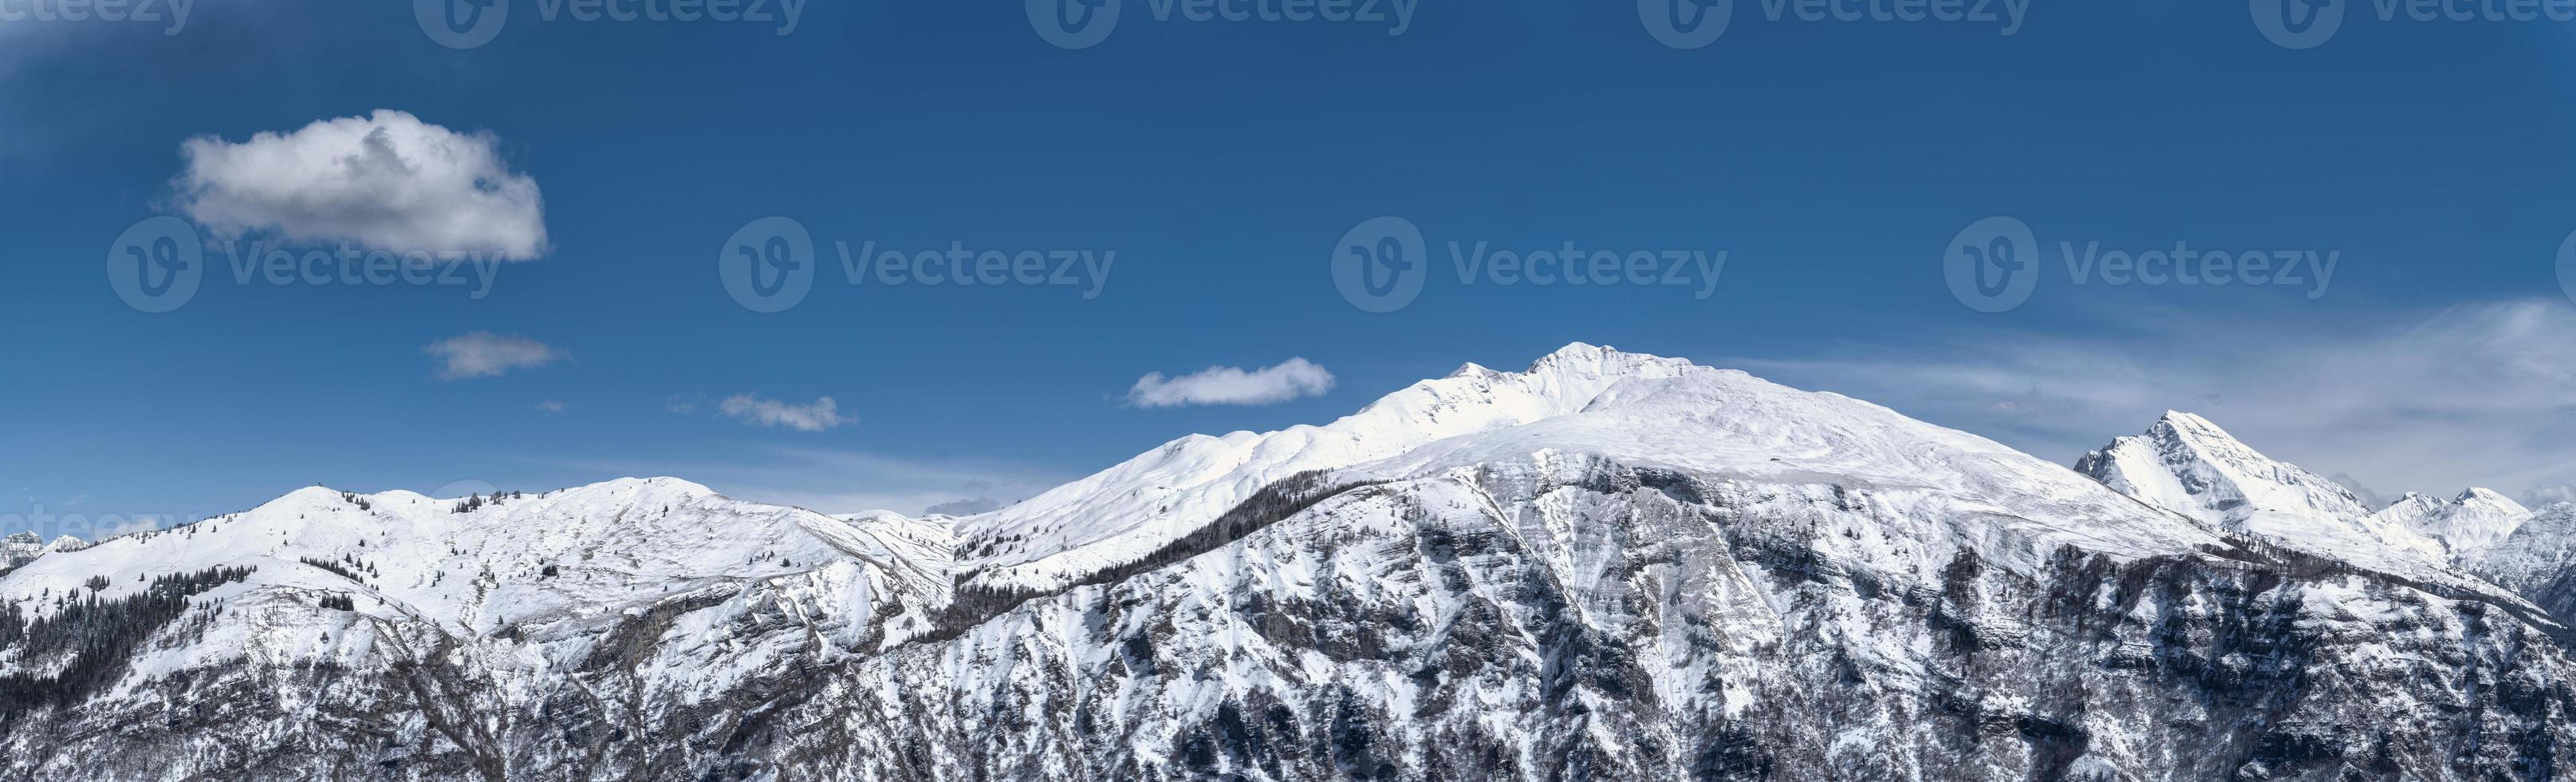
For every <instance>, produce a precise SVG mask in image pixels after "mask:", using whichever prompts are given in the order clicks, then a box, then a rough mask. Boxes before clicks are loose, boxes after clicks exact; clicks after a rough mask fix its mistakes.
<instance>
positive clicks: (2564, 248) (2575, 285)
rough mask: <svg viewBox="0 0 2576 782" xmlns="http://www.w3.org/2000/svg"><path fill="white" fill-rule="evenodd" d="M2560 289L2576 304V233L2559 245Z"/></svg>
mask: <svg viewBox="0 0 2576 782" xmlns="http://www.w3.org/2000/svg"><path fill="white" fill-rule="evenodd" d="M2558 289H2559V290H2561V291H2564V292H2566V294H2567V300H2568V301H2570V302H2576V233H2569V234H2567V238H2566V239H2565V240H2564V241H2561V242H2559V243H2558Z"/></svg>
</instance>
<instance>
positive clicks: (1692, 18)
mask: <svg viewBox="0 0 2576 782" xmlns="http://www.w3.org/2000/svg"><path fill="white" fill-rule="evenodd" d="M1754 2H1756V3H1758V4H1759V5H1760V7H1761V10H1762V19H1763V21H1767V22H1783V21H1797V22H1811V23H1822V22H1838V23H1860V22H1868V23H1880V24H1890V23H1902V24H1917V23H1925V22H1930V23H1936V24H1981V25H1994V26H1995V27H1996V29H1997V32H1998V33H1999V34H2001V35H2007V36H2008V35H2012V34H2014V33H2018V32H2021V25H2022V21H2023V20H2025V19H2028V18H2030V0H1754ZM1734 17H1735V0H1637V20H1638V21H1639V22H1642V23H1644V24H1645V26H1646V34H1647V35H1651V36H1654V38H1655V40H1656V41H1657V42H1660V43H1662V44H1663V45H1665V46H1670V47H1672V48H1675V49H1700V48H1706V47H1707V46H1708V45H1710V44H1713V43H1717V39H1718V38H1719V37H1720V36H1724V35H1726V28H1727V26H1728V25H1729V24H1730V23H1732V22H1733V21H1734Z"/></svg>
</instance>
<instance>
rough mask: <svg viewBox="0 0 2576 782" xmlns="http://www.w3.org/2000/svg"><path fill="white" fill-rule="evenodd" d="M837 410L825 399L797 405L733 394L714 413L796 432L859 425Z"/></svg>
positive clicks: (856, 420)
mask: <svg viewBox="0 0 2576 782" xmlns="http://www.w3.org/2000/svg"><path fill="white" fill-rule="evenodd" d="M839 410H840V404H839V403H837V402H834V401H832V398H831V397H828V396H827V397H822V398H819V399H815V400H814V401H813V402H811V403H808V404H802V405H797V404H789V403H786V402H782V401H779V400H776V399H762V398H760V397H757V396H753V395H750V394H735V395H733V396H729V397H725V399H724V401H722V402H718V403H716V413H717V414H719V415H723V416H725V417H727V418H740V419H742V420H744V421H746V422H750V423H755V424H759V425H761V426H784V427H787V428H789V429H794V430H797V431H800V432H820V431H823V430H826V429H831V428H833V427H836V426H840V425H843V424H855V423H858V422H859V417H858V416H844V415H841V414H840V412H839Z"/></svg>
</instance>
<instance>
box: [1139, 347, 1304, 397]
mask: <svg viewBox="0 0 2576 782" xmlns="http://www.w3.org/2000/svg"><path fill="white" fill-rule="evenodd" d="M1331 390H1333V373H1331V372H1327V371H1324V368H1323V367H1321V366H1317V365H1316V364H1314V363H1313V362H1310V361H1307V360H1305V359H1302V358H1292V359H1288V360H1287V361H1285V362H1282V363H1280V364H1279V365H1277V366H1270V367H1263V368H1261V369H1255V370H1250V371H1246V370H1244V369H1243V368H1242V367H1209V368H1207V369H1205V370H1201V371H1199V372H1195V373H1192V374H1187V375H1182V376H1180V377H1170V378H1167V377H1164V376H1163V373H1161V372H1154V373H1149V374H1147V375H1145V376H1144V377H1142V378H1138V379H1137V380H1136V386H1135V387H1134V388H1130V389H1128V390H1127V403H1128V404H1132V405H1135V406H1137V407H1180V406H1183V405H1266V404H1272V403H1277V402H1285V401H1288V400H1291V399H1296V398H1298V397H1304V396H1315V395H1318V394H1322V393H1324V392H1326V391H1331Z"/></svg>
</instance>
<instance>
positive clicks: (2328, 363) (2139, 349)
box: [1724, 300, 2576, 494]
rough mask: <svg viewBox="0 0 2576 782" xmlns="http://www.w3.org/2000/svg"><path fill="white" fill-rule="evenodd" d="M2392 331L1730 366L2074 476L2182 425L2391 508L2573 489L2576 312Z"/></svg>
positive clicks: (2248, 334)
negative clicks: (2130, 442) (2454, 496)
mask: <svg viewBox="0 0 2576 782" xmlns="http://www.w3.org/2000/svg"><path fill="white" fill-rule="evenodd" d="M2379 317H2380V319H2379V320H2376V321H2360V322H2335V323H2321V322H2319V321H2317V320H2314V319H2301V320H2296V321H2292V320H2271V319H2263V318H2255V317H2212V316H2206V315H2201V316H2183V315H2179V314H2167V315H2157V316H2150V320H2149V322H2146V323H2142V324H2139V325H2141V326H2143V328H2141V329H2140V330H2139V331H2137V332H2134V333H2130V334H2125V335H2120V336H2109V337H2094V338H2074V337H2064V336H2056V335H2050V334H2008V335H1996V334H1985V335H1981V336H1980V338H1976V339H1968V338H1959V339H1957V340H1956V341H1951V342H1946V343H1940V344H1934V345H1928V346H1914V347H1909V348H1907V349H1905V350H1902V351H1898V350H1856V351H1851V352H1849V353H1848V354H1846V355H1842V356H1835V357H1827V358H1813V359H1798V360H1758V359H1757V360H1736V361H1728V362H1724V363H1728V364H1732V365H1735V366H1739V367H1742V368H1745V369H1748V370H1751V371H1753V372H1755V373H1756V374H1760V375H1764V376H1766V377H1769V378H1771V379H1773V380H1778V381H1780V382H1783V383H1787V384H1790V385H1794V386H1799V387H1804V388H1810V389H1816V390H1831V391H1840V392H1844V393H1847V394H1850V395H1852V396H1856V397H1860V398H1863V399H1868V400H1870V401H1873V402H1878V403H1880V404H1885V405H1888V406H1890V407H1894V408H1896V409H1898V410H1900V411H1902V412H1905V413H1907V414H1909V415H1913V416H1915V417H1918V418H1923V419H1926V420H1930V421H1932V422H1935V423H1939V424H1942V425H1945V426H1950V427H1954V428H1959V429H1965V430H1968V431H1971V432H1976V433H1979V434H1983V435H1986V436H1988V437H1992V438H1994V439H1997V440H2001V441H2003V442H2005V443H2006V444H2009V445H2013V446H2015V447H2018V448H2021V449H2022V450H2025V451H2029V452H2031V453H2034V454H2037V455H2040V456H2042V457H2046V458H2051V459H2055V460H2060V461H2067V460H2072V459H2073V458H2074V457H2075V456H2077V455H2080V454H2082V453H2083V452H2084V451H2085V450H2087V449H2090V448H2094V447H2098V446H2100V445H2102V444H2103V443H2105V442H2107V441H2109V440H2110V438H2111V437H2112V436H2115V435H2121V434H2133V433H2136V432H2138V431H2141V430H2143V429H2145V428H2146V426H2147V424H2148V423H2150V422H2152V421H2153V420H2154V419H2155V417H2156V415H2157V414H2159V413H2161V412H2162V411H2164V410H2166V409H2182V410H2188V411H2192V412H2198V413H2201V414H2203V415H2206V416H2208V417H2210V418H2211V419H2213V420H2216V421H2218V422H2219V423H2220V424H2221V425H2224V426H2226V427H2227V428H2228V429H2229V431H2231V432H2233V433H2235V434H2236V435H2237V436H2239V437H2242V438H2244V439H2245V440H2246V441H2247V442H2249V443H2251V444H2252V445H2253V446H2254V447H2256V448H2260V449H2263V450H2264V451H2265V452H2266V453H2268V454H2270V455H2272V456H2273V457H2275V458H2280V459H2284V460H2288V461H2292V462H2297V463H2299V464H2301V465H2302V466H2305V467H2308V468H2310V469H2313V470H2317V471H2319V472H2321V473H2326V474H2335V473H2349V474H2350V475H2351V476H2355V477H2354V478H2353V479H2354V480H2356V481H2357V482H2359V483H2364V484H2367V485H2369V486H2372V487H2376V488H2380V489H2382V490H2385V491H2391V492H2392V493H2393V492H2395V491H2422V492H2427V493H2443V494H2448V493H2455V492H2458V491H2459V490H2460V489H2462V488H2465V487H2467V486H2472V485H2476V486H2487V487H2491V488H2495V489H2497V490H2499V491H2504V492H2506V493H2508V494H2517V493H2525V492H2527V491H2528V490H2530V489H2531V488H2532V487H2546V486H2556V485H2561V484H2568V483H2576V339H2569V335H2571V334H2576V309H2571V308H2570V307H2568V306H2567V304H2566V302H2564V301H2558V300H2533V301H2518V302H2507V303H2498V304H2489V305H2482V306H2468V307H2457V308H2451V309H2444V310H2439V311H2431V312H2415V313H2404V314H2400V315H2397V316H2395V317H2392V316H2391V315H2390V314H2388V313H2386V312H2384V311H2383V312H2382V313H2381V314H2380V316H2379Z"/></svg>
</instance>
